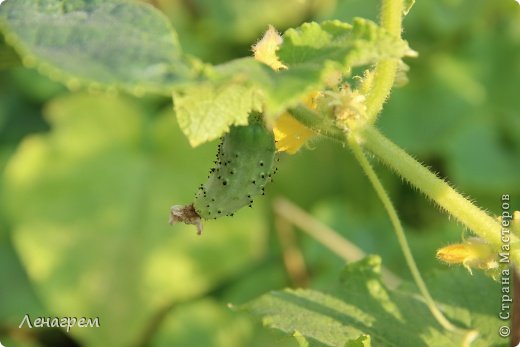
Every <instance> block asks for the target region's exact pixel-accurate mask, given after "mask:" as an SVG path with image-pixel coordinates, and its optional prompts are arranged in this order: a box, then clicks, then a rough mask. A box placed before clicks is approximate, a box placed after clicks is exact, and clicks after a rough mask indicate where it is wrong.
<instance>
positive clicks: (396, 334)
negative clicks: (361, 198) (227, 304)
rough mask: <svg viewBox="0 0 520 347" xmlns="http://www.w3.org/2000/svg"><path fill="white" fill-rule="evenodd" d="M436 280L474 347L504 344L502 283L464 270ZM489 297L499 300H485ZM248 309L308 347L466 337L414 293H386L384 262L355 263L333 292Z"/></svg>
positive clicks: (280, 296) (443, 342) (433, 342)
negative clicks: (475, 334) (444, 324)
mask: <svg viewBox="0 0 520 347" xmlns="http://www.w3.org/2000/svg"><path fill="white" fill-rule="evenodd" d="M430 282H431V283H430V287H431V289H432V290H433V296H434V298H436V299H437V300H438V302H439V303H440V304H441V308H442V309H443V311H444V312H445V313H446V314H447V315H448V317H449V318H450V319H451V320H452V321H454V322H456V324H457V325H459V326H461V327H466V328H467V327H471V328H472V329H477V330H478V331H479V333H480V335H479V338H478V339H477V341H475V343H474V344H472V346H502V345H505V343H506V341H504V340H502V339H501V338H500V337H499V336H498V334H497V333H496V331H497V329H498V327H500V326H501V324H502V322H501V321H500V320H499V319H498V317H497V315H496V310H497V307H495V306H496V303H497V302H499V298H500V294H501V292H500V287H499V286H498V284H497V283H495V282H493V281H492V280H490V279H489V278H486V277H483V276H481V275H478V276H475V277H471V276H469V275H468V274H464V272H461V271H449V272H446V273H444V274H442V275H438V276H436V277H435V278H433V279H432V280H431V281H430ZM483 293H485V295H486V297H495V298H496V300H486V302H483V301H482V295H483ZM475 307H478V308H479V309H478V310H477V311H476V310H475ZM242 309H243V310H246V311H249V312H251V313H253V314H254V315H257V316H259V317H261V318H262V321H263V323H264V325H266V326H269V327H272V328H275V329H279V330H282V331H284V332H285V333H287V334H289V335H293V334H294V332H295V331H298V332H299V334H301V335H302V336H304V337H305V339H306V340H307V341H309V346H345V345H346V346H351V345H353V346H357V345H359V343H360V342H363V343H365V344H366V343H367V341H366V339H365V341H363V339H362V335H368V336H370V340H371V341H372V342H373V344H375V345H377V346H399V347H407V346H410V347H411V346H413V347H418V346H439V347H441V346H444V347H446V346H454V347H455V346H460V345H462V341H463V339H464V336H463V335H462V334H458V333H453V332H449V331H445V330H443V329H442V328H441V327H440V325H439V324H438V323H437V322H436V321H435V320H434V318H433V317H432V315H431V313H430V311H429V310H428V309H427V307H426V305H425V304H424V302H423V301H422V300H421V299H420V297H418V295H417V294H416V293H415V292H410V291H399V290H389V289H388V288H386V287H385V285H384V284H383V283H382V282H381V278H380V259H379V258H378V257H368V258H365V259H364V260H362V261H359V262H357V263H353V264H350V265H348V266H347V267H346V268H345V270H344V271H343V273H342V276H341V281H340V286H339V287H338V288H336V290H331V291H330V293H324V292H319V291H315V290H311V289H297V290H292V289H285V290H283V291H275V292H271V293H269V294H265V295H264V296H262V297H260V298H258V299H256V300H254V301H253V302H251V303H249V304H246V305H244V306H242ZM356 339H357V341H356ZM352 340H354V341H352ZM356 343H357V344H356Z"/></svg>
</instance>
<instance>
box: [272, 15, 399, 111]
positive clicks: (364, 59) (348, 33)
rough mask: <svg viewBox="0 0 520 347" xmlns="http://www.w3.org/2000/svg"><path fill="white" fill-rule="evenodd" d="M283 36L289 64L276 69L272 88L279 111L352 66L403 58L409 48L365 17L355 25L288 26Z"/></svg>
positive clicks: (282, 57) (284, 55) (284, 60)
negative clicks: (286, 67) (291, 27)
mask: <svg viewBox="0 0 520 347" xmlns="http://www.w3.org/2000/svg"><path fill="white" fill-rule="evenodd" d="M283 38H284V42H283V43H282V45H281V46H280V50H279V51H278V55H279V57H280V60H281V61H282V63H284V64H285V65H287V66H288V67H289V68H288V70H284V71H279V72H277V73H273V81H272V83H271V85H272V86H274V87H273V88H272V89H271V90H268V93H269V97H270V98H269V102H270V103H271V107H272V108H273V109H274V110H275V111H279V110H280V109H281V108H285V107H287V106H289V105H290V104H292V103H294V102H297V101H299V99H301V98H302V97H303V96H304V95H305V94H306V93H308V92H310V91H313V90H320V89H323V88H324V87H325V86H326V84H327V82H328V83H330V80H331V79H334V77H336V78H337V74H340V75H343V76H348V75H349V74H350V69H351V68H352V67H356V66H361V65H368V64H373V63H376V62H377V61H379V60H382V59H390V58H401V57H403V56H404V55H405V54H407V53H408V52H409V47H408V44H407V43H406V42H405V41H403V40H401V39H399V38H396V37H394V36H392V35H390V34H388V33H387V32H386V31H385V30H384V29H382V28H380V27H378V26H377V25H376V24H375V23H374V22H372V21H369V20H366V19H362V18H356V19H354V23H353V25H350V24H346V23H343V22H340V21H337V20H334V21H325V22H323V23H321V24H318V23H314V22H312V23H305V24H303V25H301V26H300V27H298V28H296V29H289V30H287V31H286V32H285V34H284V35H283ZM338 82H340V81H339V80H337V81H336V83H338Z"/></svg>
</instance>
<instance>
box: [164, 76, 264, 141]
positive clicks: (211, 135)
mask: <svg viewBox="0 0 520 347" xmlns="http://www.w3.org/2000/svg"><path fill="white" fill-rule="evenodd" d="M174 101H175V113H176V115H177V121H178V122H179V125H180V127H181V129H182V131H183V133H184V135H186V136H187V137H188V139H189V140H190V144H191V145H192V146H194V147H195V146H198V145H200V144H202V143H204V142H207V141H211V140H214V139H216V138H218V137H219V136H220V135H222V134H223V133H226V132H227V131H228V130H229V127H230V126H232V125H247V119H248V116H249V113H250V112H251V111H261V104H260V100H259V95H258V92H257V91H256V90H255V89H254V88H250V87H247V86H244V85H241V84H238V83H233V82H230V83H227V82H224V83H210V82H207V83H201V84H199V85H196V86H193V87H189V88H186V89H184V90H183V92H182V93H176V94H174Z"/></svg>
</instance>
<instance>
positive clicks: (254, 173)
mask: <svg viewBox="0 0 520 347" xmlns="http://www.w3.org/2000/svg"><path fill="white" fill-rule="evenodd" d="M275 152H276V148H275V143H274V136H273V133H272V132H271V131H270V130H268V129H267V128H266V127H265V125H264V123H263V120H262V119H261V118H260V117H259V116H252V117H251V118H250V122H249V125H247V126H237V127H232V128H231V130H230V132H229V133H228V134H226V136H225V137H224V138H223V139H222V142H221V143H220V144H219V146H218V152H217V159H216V161H215V167H214V168H212V169H211V170H210V173H209V177H208V181H207V182H206V183H205V184H203V185H201V186H200V187H199V190H198V192H197V194H196V195H195V201H194V202H193V204H191V205H175V206H172V208H171V218H170V223H174V222H184V223H187V224H195V225H197V227H198V230H199V234H200V233H201V232H202V225H201V221H200V219H201V218H202V219H211V218H218V217H222V216H230V215H233V213H234V212H235V211H237V210H238V209H240V208H242V207H244V206H247V205H249V206H251V204H252V203H253V198H254V197H255V196H257V195H259V194H263V191H264V186H265V185H266V184H267V183H268V182H269V181H271V178H272V175H273V174H274V171H273V167H274V160H275Z"/></svg>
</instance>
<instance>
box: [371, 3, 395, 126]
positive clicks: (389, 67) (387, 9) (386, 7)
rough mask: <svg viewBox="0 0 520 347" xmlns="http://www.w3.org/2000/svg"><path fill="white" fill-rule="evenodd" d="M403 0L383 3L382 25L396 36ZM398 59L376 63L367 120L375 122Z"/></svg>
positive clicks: (388, 92)
mask: <svg viewBox="0 0 520 347" xmlns="http://www.w3.org/2000/svg"><path fill="white" fill-rule="evenodd" d="M402 17H403V0H383V1H382V3H381V12H380V21H381V27H383V28H384V29H386V31H388V33H390V34H391V35H394V36H396V37H401V30H402V23H401V22H402ZM398 64H399V60H398V59H385V60H382V61H380V62H378V63H377V64H376V67H375V68H374V80H373V82H372V88H371V89H370V92H369V93H368V95H367V120H368V122H369V123H371V124H373V123H374V122H375V121H376V119H377V115H378V114H379V113H380V112H381V110H382V108H383V104H384V103H385V101H386V99H387V98H388V95H390V91H391V90H392V87H393V85H394V80H395V75H396V72H397V67H398Z"/></svg>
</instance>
